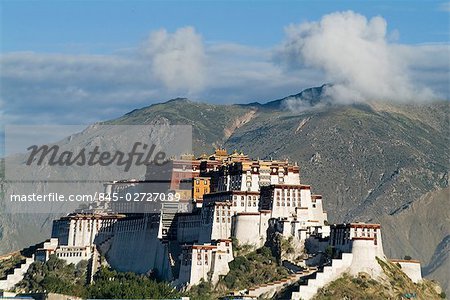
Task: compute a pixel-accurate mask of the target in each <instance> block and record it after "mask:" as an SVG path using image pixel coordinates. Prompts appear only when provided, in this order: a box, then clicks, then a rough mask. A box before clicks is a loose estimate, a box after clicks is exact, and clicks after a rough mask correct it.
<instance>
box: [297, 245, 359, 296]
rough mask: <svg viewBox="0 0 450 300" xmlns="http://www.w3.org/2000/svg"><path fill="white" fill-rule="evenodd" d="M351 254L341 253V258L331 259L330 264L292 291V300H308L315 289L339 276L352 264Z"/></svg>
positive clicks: (314, 292) (315, 291)
mask: <svg viewBox="0 0 450 300" xmlns="http://www.w3.org/2000/svg"><path fill="white" fill-rule="evenodd" d="M352 260H353V254H351V253H343V254H342V258H340V259H333V260H332V261H331V265H330V266H325V267H323V270H322V271H319V272H317V273H316V278H314V279H309V280H308V284H307V285H301V286H300V289H299V291H298V292H293V293H292V300H300V299H302V300H309V299H311V298H312V297H313V296H314V295H315V294H316V293H317V291H318V290H319V289H320V288H322V287H324V286H325V285H327V284H328V283H330V282H332V281H333V280H335V279H337V278H339V277H340V276H341V275H342V274H343V273H344V272H345V271H346V270H347V269H348V268H349V267H350V265H351V264H352Z"/></svg>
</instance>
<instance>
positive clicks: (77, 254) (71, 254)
mask: <svg viewBox="0 0 450 300" xmlns="http://www.w3.org/2000/svg"><path fill="white" fill-rule="evenodd" d="M82 254H83V253H81V252H60V253H56V256H57V257H82V256H83V255H82ZM84 256H87V253H86V252H84Z"/></svg>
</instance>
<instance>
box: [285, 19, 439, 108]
mask: <svg viewBox="0 0 450 300" xmlns="http://www.w3.org/2000/svg"><path fill="white" fill-rule="evenodd" d="M386 28H387V23H386V20H385V19H383V18H382V17H379V16H378V17H374V18H372V19H370V20H368V19H367V18H366V17H364V16H362V15H360V14H356V13H354V12H352V11H346V12H337V13H332V14H329V15H325V16H324V17H322V19H321V20H320V21H319V22H305V23H302V24H300V25H290V26H289V27H287V28H286V30H285V31H286V40H285V42H284V43H283V45H282V47H281V49H280V50H279V52H278V57H279V59H281V61H283V62H284V63H285V64H287V65H288V66H289V67H290V68H292V67H297V68H298V67H300V68H301V67H305V66H307V67H313V68H317V69H320V70H323V71H324V73H325V80H326V82H331V83H333V86H332V87H331V88H327V89H326V91H327V93H329V96H331V97H333V98H334V99H335V100H337V101H339V102H343V103H348V102H354V101H366V100H372V101H374V100H378V99H382V100H394V101H416V100H426V99H428V100H430V99H431V98H435V95H434V93H433V92H432V91H431V89H429V88H427V87H424V86H420V85H419V84H417V83H413V82H412V81H411V71H410V67H411V65H412V63H413V62H412V61H410V60H408V59H406V58H405V57H404V56H403V55H402V51H399V49H398V47H396V45H395V44H390V43H389V42H388V41H387V35H386Z"/></svg>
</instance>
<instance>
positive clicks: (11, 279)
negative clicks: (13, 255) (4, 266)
mask: <svg viewBox="0 0 450 300" xmlns="http://www.w3.org/2000/svg"><path fill="white" fill-rule="evenodd" d="M33 262H34V254H33V255H32V256H31V257H26V258H25V260H24V261H23V262H22V263H21V264H20V265H19V266H17V267H16V268H14V270H12V272H11V273H10V274H8V275H7V276H6V278H4V279H2V280H0V290H4V291H7V290H10V289H12V288H13V287H14V286H15V285H16V284H17V283H19V281H21V280H22V279H23V276H24V275H25V273H26V272H27V270H28V268H29V267H30V265H31V264H32V263H33Z"/></svg>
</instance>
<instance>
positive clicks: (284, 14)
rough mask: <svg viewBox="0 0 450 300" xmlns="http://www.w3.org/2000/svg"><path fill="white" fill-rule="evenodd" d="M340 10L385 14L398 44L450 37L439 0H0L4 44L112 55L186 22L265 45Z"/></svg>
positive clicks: (210, 35) (6, 48)
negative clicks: (294, 27) (287, 28)
mask: <svg viewBox="0 0 450 300" xmlns="http://www.w3.org/2000/svg"><path fill="white" fill-rule="evenodd" d="M344 10H353V11H355V12H358V13H361V14H363V15H365V16H366V17H373V16H376V15H381V16H383V17H384V18H385V19H387V20H389V29H390V30H398V31H399V32H400V33H401V34H400V36H399V39H398V41H399V42H402V43H407V44H417V43H434V42H447V41H448V40H449V16H448V11H445V2H442V1H423V0H422V1H280V2H275V1H261V2H255V1H247V2H239V1H234V2H233V1H232V2H231V3H230V2H229V1H227V2H222V1H168V2H167V1H166V2H158V1H134V2H133V1H75V2H69V1H59V2H57V1H2V21H1V25H2V32H1V49H2V51H3V52H11V51H28V50H31V51H37V52H66V53H67V52H69V53H97V54H99V53H112V52H114V51H117V49H120V48H128V47H135V46H136V44H138V43H139V42H141V41H142V40H143V39H144V38H146V36H147V35H148V33H149V32H150V31H152V30H157V29H160V28H166V29H167V30H168V31H174V30H176V29H177V28H179V27H183V26H186V25H190V26H193V27H195V28H196V30H197V31H198V32H200V33H201V34H202V36H203V38H204V39H205V40H206V41H208V42H223V41H226V42H234V43H239V44H244V45H253V46H259V47H270V46H271V45H273V44H275V43H278V42H279V41H280V40H281V39H282V37H283V27H284V26H286V25H288V24H290V23H299V22H302V21H313V20H317V19H319V18H320V17H321V16H323V15H325V14H328V13H331V12H335V11H344Z"/></svg>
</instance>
